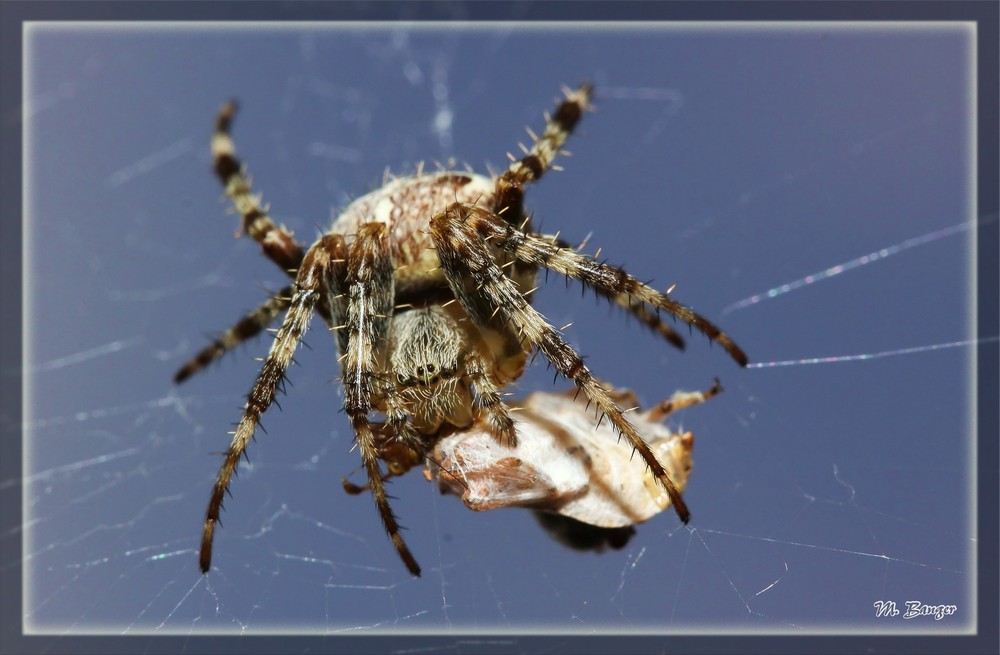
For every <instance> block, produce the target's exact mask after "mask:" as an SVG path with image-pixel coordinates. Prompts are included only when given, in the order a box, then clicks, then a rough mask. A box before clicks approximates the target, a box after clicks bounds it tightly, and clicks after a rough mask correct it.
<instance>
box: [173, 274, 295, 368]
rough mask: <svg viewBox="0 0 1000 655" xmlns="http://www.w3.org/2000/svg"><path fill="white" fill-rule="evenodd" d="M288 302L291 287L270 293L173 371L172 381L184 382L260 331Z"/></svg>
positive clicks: (284, 308)
mask: <svg viewBox="0 0 1000 655" xmlns="http://www.w3.org/2000/svg"><path fill="white" fill-rule="evenodd" d="M291 302H292V287H291V286H287V287H285V288H284V289H282V290H281V291H278V292H277V293H275V294H274V295H272V296H271V297H270V298H268V299H267V300H265V301H264V302H263V303H262V304H261V305H260V306H259V307H257V308H256V309H254V310H253V311H251V312H249V313H247V314H245V315H244V316H243V318H241V319H240V320H238V321H236V323H235V324H234V325H233V327H231V328H229V329H228V330H226V331H225V332H223V333H222V334H221V335H219V336H218V337H217V338H216V339H215V340H214V341H212V343H210V344H209V345H207V346H205V347H204V348H202V349H201V351H200V352H199V353H198V354H197V355H195V356H194V357H192V358H191V359H189V360H188V361H187V362H186V363H185V364H184V365H183V366H181V367H180V368H179V369H177V372H176V373H174V382H175V383H179V382H183V381H184V380H186V379H188V378H189V377H191V376H192V375H194V374H195V373H197V372H198V371H200V370H202V369H203V368H205V367H206V366H208V365H209V364H211V363H212V362H213V361H215V360H217V359H219V358H221V357H222V356H223V355H225V354H226V352H228V351H230V350H232V349H233V348H235V347H236V346H238V345H239V344H241V343H243V342H244V341H247V340H248V339H252V338H254V337H255V336H257V335H258V334H260V333H261V331H262V330H263V329H264V328H266V327H267V326H268V325H270V324H271V322H272V321H274V319H276V318H277V317H278V315H279V314H281V313H282V312H284V311H285V310H287V309H288V306H289V305H290V304H291Z"/></svg>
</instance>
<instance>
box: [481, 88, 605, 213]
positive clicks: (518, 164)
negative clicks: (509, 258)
mask: <svg viewBox="0 0 1000 655" xmlns="http://www.w3.org/2000/svg"><path fill="white" fill-rule="evenodd" d="M593 92H594V89H593V87H592V86H591V85H590V84H582V85H580V86H579V87H578V88H577V89H576V90H574V91H570V90H569V89H564V90H563V93H564V94H565V95H566V98H565V100H563V101H562V102H561V103H559V106H558V107H556V111H555V113H554V114H552V116H546V117H545V131H544V132H542V135H541V136H540V137H537V138H536V139H535V142H534V144H533V145H532V147H531V149H530V150H529V151H528V152H527V153H525V155H524V157H522V158H521V159H518V160H516V161H514V162H513V163H511V165H510V167H508V168H507V170H506V171H504V173H503V174H502V175H501V176H500V177H499V178H497V186H496V197H495V200H494V202H493V208H492V209H493V213H494V214H497V215H499V216H502V217H503V218H504V220H506V221H508V222H510V223H511V224H512V225H513V224H516V225H520V223H521V221H522V220H523V216H524V187H525V185H527V184H530V183H531V182H534V181H535V180H537V179H538V178H540V177H541V176H542V175H543V174H544V173H545V171H547V170H549V169H550V168H551V167H552V162H553V161H554V160H555V158H556V155H557V154H559V149H560V148H562V146H563V144H565V143H566V139H567V138H568V137H569V135H570V134H571V133H572V132H573V128H575V127H576V124H577V123H579V122H580V117H581V116H583V112H585V111H586V110H587V109H588V108H589V107H590V98H591V96H592V95H593Z"/></svg>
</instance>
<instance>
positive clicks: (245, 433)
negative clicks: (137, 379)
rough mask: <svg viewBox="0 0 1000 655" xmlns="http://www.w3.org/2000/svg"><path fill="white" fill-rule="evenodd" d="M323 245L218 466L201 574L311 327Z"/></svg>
mask: <svg viewBox="0 0 1000 655" xmlns="http://www.w3.org/2000/svg"><path fill="white" fill-rule="evenodd" d="M323 245H324V244H323V242H322V241H320V242H319V243H317V244H316V245H314V246H313V247H312V248H310V249H309V252H308V253H306V256H305V258H304V259H303V261H302V266H301V267H299V272H298V275H296V278H295V284H294V293H293V295H292V299H291V301H290V304H289V308H288V312H287V313H286V314H285V318H284V321H283V322H282V324H281V328H280V329H279V330H278V333H277V334H276V335H275V337H274V342H273V343H272V344H271V349H270V351H269V352H268V354H267V358H266V359H265V360H264V364H263V366H262V367H261V369H260V373H259V374H258V375H257V381H256V382H255V383H254V385H253V387H252V388H251V390H250V393H249V394H248V395H247V402H246V405H245V407H244V410H243V418H242V419H240V422H239V424H238V425H237V427H236V431H235V432H234V433H233V440H232V442H231V443H230V445H229V450H228V451H227V452H226V457H225V460H223V462H222V466H221V467H220V468H219V475H218V478H217V480H216V482H215V486H214V488H213V489H212V496H211V499H210V500H209V503H208V509H207V510H206V512H205V524H204V528H203V531H202V538H201V555H200V564H201V571H202V573H207V572H208V570H209V568H211V565H212V539H213V537H214V535H215V525H216V523H217V522H218V521H219V512H220V510H221V509H222V500H223V498H224V497H225V495H226V493H227V491H228V490H229V483H230V481H231V480H232V477H233V474H234V473H235V472H236V467H237V466H238V465H239V461H240V457H242V456H243V455H244V453H245V452H246V448H247V445H248V444H249V442H250V439H251V438H252V437H253V434H254V431H255V430H256V429H257V426H258V425H259V424H260V417H261V415H262V414H263V413H264V412H265V411H267V408H268V407H270V406H271V403H273V402H274V397H275V395H276V393H277V390H278V386H279V385H280V383H281V380H282V379H283V378H284V375H285V371H286V370H287V369H288V366H289V365H290V364H291V362H292V356H293V355H294V354H295V349H296V347H297V346H298V345H299V342H300V341H301V340H302V335H303V334H305V331H306V329H307V328H308V327H309V319H310V318H311V317H312V313H313V310H315V308H316V305H317V303H318V302H319V299H320V296H321V292H322V289H323V286H324V284H325V282H324V277H325V275H326V272H327V269H328V268H329V262H330V255H329V252H328V251H327V250H326V249H325V248H324V247H323Z"/></svg>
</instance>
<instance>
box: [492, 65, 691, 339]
mask: <svg viewBox="0 0 1000 655" xmlns="http://www.w3.org/2000/svg"><path fill="white" fill-rule="evenodd" d="M593 93H594V89H593V86H592V85H590V84H582V85H580V86H579V87H578V88H577V89H576V90H574V91H570V90H568V89H564V90H563V94H564V95H565V99H564V100H563V101H562V102H561V103H560V104H559V106H557V107H556V110H555V113H554V114H552V115H551V116H546V120H545V130H544V131H543V132H542V136H541V137H538V138H535V140H534V144H533V145H532V148H531V150H529V151H528V152H527V154H525V156H524V157H522V158H521V159H519V160H516V161H514V162H512V163H511V165H510V167H508V168H507V170H506V171H504V173H503V174H502V175H501V176H500V177H499V178H497V191H496V196H495V200H494V203H493V213H494V214H497V215H499V216H502V217H503V218H504V220H505V221H506V222H507V223H508V224H509V225H510V226H511V227H514V228H519V229H525V228H528V229H530V221H527V222H525V221H524V220H523V219H522V216H523V214H524V187H525V186H526V185H527V184H529V183H531V182H534V181H535V180H537V179H539V178H540V177H542V175H543V174H544V173H545V171H547V170H548V169H549V168H551V167H552V163H553V161H554V160H555V158H556V155H557V154H558V153H559V152H560V148H562V146H563V145H564V144H565V143H566V141H567V139H568V138H569V136H570V134H572V133H573V129H574V128H575V127H576V125H577V123H579V121H580V118H582V116H583V112H585V111H588V110H590V109H591V107H592V105H591V103H590V100H591V98H592V97H593ZM545 238H549V239H550V240H551V241H552V242H553V244H555V245H558V246H559V247H565V248H569V247H570V246H569V244H567V243H565V242H562V241H559V240H558V237H555V236H553V237H545ZM514 266H515V267H517V268H518V269H528V270H530V269H531V268H532V267H531V265H530V264H529V263H528V262H525V261H522V260H515V263H514ZM597 293H598V294H599V295H601V296H603V297H604V298H607V299H608V300H610V301H612V302H614V303H615V304H616V305H618V306H619V307H621V308H623V309H625V310H626V311H628V312H629V313H631V314H632V315H633V316H634V317H636V318H637V319H638V320H639V322H640V323H642V324H643V325H645V326H646V327H648V328H650V329H651V330H653V332H655V333H657V334H659V335H660V336H661V337H663V338H664V339H666V340H667V341H669V342H670V343H671V344H673V345H674V346H676V347H677V348H680V349H681V350H683V349H684V339H683V338H682V337H681V336H680V335H679V334H677V332H676V331H675V330H674V329H673V328H672V327H671V326H669V325H667V324H666V323H664V322H663V321H661V320H660V317H659V315H658V314H657V313H656V312H653V311H650V310H649V309H648V308H647V307H645V306H644V305H642V304H641V303H635V302H633V301H632V300H631V298H629V297H628V296H622V295H621V294H613V293H611V292H609V291H608V290H606V289H602V288H597Z"/></svg>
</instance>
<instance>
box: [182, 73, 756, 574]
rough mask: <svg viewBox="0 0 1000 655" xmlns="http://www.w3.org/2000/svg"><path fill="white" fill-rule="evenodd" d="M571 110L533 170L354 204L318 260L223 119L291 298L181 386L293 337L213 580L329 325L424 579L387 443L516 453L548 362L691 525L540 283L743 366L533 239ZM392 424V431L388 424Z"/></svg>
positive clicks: (376, 473) (366, 450)
mask: <svg viewBox="0 0 1000 655" xmlns="http://www.w3.org/2000/svg"><path fill="white" fill-rule="evenodd" d="M563 93H564V96H565V97H564V99H562V100H561V102H559V104H558V105H557V107H556V109H555V113H553V114H552V115H551V116H546V124H545V130H544V132H543V133H542V135H541V136H540V137H539V136H535V135H534V134H532V133H531V132H530V130H529V134H531V135H532V139H533V144H532V146H531V148H526V147H524V146H522V150H523V157H521V158H520V159H517V158H514V157H513V156H510V155H508V157H509V159H510V160H511V163H510V165H509V166H508V168H507V169H506V170H505V171H504V172H503V173H501V174H500V175H498V176H492V177H487V176H484V175H478V174H475V173H472V172H467V171H457V170H439V171H435V172H424V171H423V169H422V167H418V170H417V171H416V173H415V174H414V175H412V176H406V177H398V178H393V177H388V176H387V179H386V181H385V182H384V184H383V186H382V187H381V188H378V189H376V190H374V191H372V192H370V193H368V194H367V195H364V196H362V197H360V198H358V199H357V200H355V201H354V202H352V203H351V204H350V205H348V207H347V208H346V209H344V210H343V211H342V212H341V213H340V214H339V215H338V216H337V217H336V218H335V219H334V221H333V224H332V225H331V226H330V229H329V231H328V232H326V233H324V234H322V235H321V236H320V237H319V238H318V239H317V240H316V241H315V242H314V243H313V244H312V245H311V246H309V247H308V248H307V249H303V247H302V246H300V245H299V244H298V242H297V241H296V240H295V238H294V235H293V234H292V233H291V232H290V231H289V230H288V229H286V228H285V227H284V226H278V225H275V224H274V222H273V221H272V220H271V218H270V216H269V214H268V208H267V206H266V205H264V204H262V202H261V198H260V196H259V195H258V194H255V193H253V192H252V191H251V185H250V180H249V178H248V176H247V174H246V171H245V168H244V166H243V164H242V163H241V162H240V161H239V159H238V158H237V156H236V150H235V146H234V145H233V141H232V138H231V137H230V127H231V124H232V121H233V118H234V117H235V115H236V110H237V108H236V103H235V101H229V102H227V103H225V104H224V105H223V107H222V108H221V110H220V111H219V114H218V116H217V118H216V122H215V129H214V133H213V136H212V154H213V158H214V169H215V173H216V175H217V177H218V178H219V180H220V181H221V183H222V185H223V187H224V189H225V194H226V196H228V198H229V200H230V202H231V203H232V205H233V208H234V209H235V210H236V212H237V213H239V214H240V216H241V217H242V231H243V232H244V233H246V234H247V235H249V236H250V237H252V238H253V239H255V240H256V241H257V242H258V243H259V244H260V246H261V248H262V250H263V252H264V254H265V255H266V256H267V257H268V258H270V259H271V260H272V261H273V262H274V263H275V264H277V265H278V266H279V267H280V268H281V269H282V270H283V271H285V272H286V273H287V274H288V275H289V277H291V278H292V284H291V285H289V286H287V287H285V288H283V289H281V290H280V291H278V292H277V293H275V294H274V295H273V296H271V297H270V298H269V299H267V300H266V301H265V302H264V303H263V304H261V305H260V306H259V307H258V308H256V309H255V310H253V311H251V312H250V313H249V314H247V315H245V316H244V317H243V318H241V319H240V320H239V321H238V322H237V323H236V324H235V325H233V327H231V328H230V329H228V330H227V331H226V332H224V333H223V334H222V335H221V336H220V337H219V338H218V339H216V340H215V341H214V342H213V343H212V344H211V345H209V346H208V347H206V348H205V349H203V350H202V351H201V352H200V353H198V354H197V355H196V356H195V357H194V358H192V359H191V360H190V361H189V362H188V363H187V364H185V365H184V366H183V367H182V368H181V369H180V370H178V371H177V373H176V375H175V377H174V379H175V381H176V382H180V381H183V380H185V379H187V378H188V377H190V376H191V375H192V374H194V373H195V372H197V371H199V370H200V369H202V368H204V367H205V366H206V365H207V364H208V363H210V362H211V361H213V360H215V359H217V358H219V357H221V356H222V355H223V354H224V353H225V352H226V351H228V350H230V349H232V348H233V347H234V346H236V345H237V344H239V343H241V342H243V341H246V340H247V339H249V338H251V337H253V336H255V335H256V334H258V333H259V332H260V331H261V330H263V329H264V328H265V327H267V326H268V325H269V324H270V323H271V322H272V321H274V320H275V319H276V318H277V317H278V316H279V315H280V314H282V313H284V318H283V319H282V322H281V327H280V328H279V329H278V330H277V333H276V334H275V336H274V341H273V342H272V344H271V348H270V350H269V352H268V354H267V356H266V358H265V359H264V363H263V365H262V367H261V369H260V373H259V374H258V376H257V380H256V382H255V383H254V385H253V387H252V388H251V389H250V392H249V394H248V395H247V401H246V404H245V406H244V409H243V416H242V418H241V419H240V421H239V423H238V425H237V427H236V430H235V432H233V438H232V441H231V443H230V445H229V449H228V451H227V452H226V454H225V457H224V460H223V462H222V465H221V467H220V468H219V474H218V478H217V480H216V482H215V485H214V487H213V489H212V494H211V497H210V499H209V502H208V509H207V510H206V513H205V521H204V526H203V532H202V540H201V551H200V557H199V563H200V567H201V571H202V573H207V572H208V571H209V569H210V568H211V561H212V540H213V537H214V535H215V527H216V524H217V523H218V522H219V513H220V510H221V508H222V501H223V498H224V497H225V495H226V494H227V493H228V492H229V484H230V482H231V480H232V477H233V475H234V473H235V472H236V468H237V465H238V464H239V460H240V458H241V457H243V456H245V455H246V448H247V445H248V443H249V441H250V439H251V438H252V437H253V435H254V432H255V430H256V429H257V426H258V424H259V423H260V419H261V415H262V414H263V413H264V412H265V411H266V410H267V409H268V407H270V406H271V404H272V403H273V402H274V399H275V395H276V393H277V391H278V390H279V389H280V388H281V387H282V381H283V380H284V377H285V373H286V370H287V369H288V366H289V364H290V363H291V361H292V356H293V354H294V352H295V349H296V348H297V346H298V345H299V342H300V341H301V339H302V336H303V334H304V333H305V331H306V329H307V327H308V326H309V323H310V320H311V319H312V317H313V315H314V314H319V315H320V317H321V318H322V319H323V320H324V321H325V322H326V325H327V327H328V328H329V329H330V331H332V332H333V333H334V334H335V338H336V342H337V347H338V350H339V353H340V357H339V363H340V368H341V381H342V383H343V385H344V389H345V393H344V411H345V413H346V414H347V416H348V418H349V420H350V422H351V427H352V429H353V431H354V435H355V440H356V443H357V447H358V450H359V451H360V454H361V460H362V464H363V466H364V468H365V471H366V474H367V480H368V484H367V487H368V489H369V490H370V491H371V494H372V496H373V497H374V500H375V505H376V507H377V509H378V512H379V515H380V517H381V520H382V524H383V526H384V528H385V531H386V533H387V534H388V536H389V538H390V539H391V540H392V542H393V544H394V545H395V548H396V551H397V552H398V554H399V556H400V557H401V559H402V560H403V562H404V564H405V565H406V568H407V569H408V570H409V572H410V573H411V574H413V575H415V576H419V575H420V567H419V565H418V564H417V561H416V559H415V558H414V556H413V555H412V554H411V553H410V550H409V548H408V547H407V546H406V543H405V542H404V541H403V537H402V535H401V533H400V526H399V524H398V522H397V519H396V516H395V514H394V513H393V511H392V508H391V507H390V505H389V498H388V495H387V493H386V488H385V478H386V477H387V476H386V475H385V474H383V473H382V469H381V464H380V459H382V457H381V456H380V450H379V443H378V439H377V436H376V435H377V434H378V433H380V432H385V433H387V434H389V435H391V436H392V439H394V440H395V441H396V442H397V443H398V444H400V446H402V447H405V448H409V449H410V450H411V451H412V452H414V453H425V452H427V451H428V450H429V449H430V447H431V446H432V444H433V443H434V441H435V439H436V438H437V437H438V436H439V435H440V434H442V433H443V432H446V431H448V430H455V429H465V428H468V427H469V426H471V425H472V424H473V423H474V422H475V421H477V420H482V419H485V420H486V422H487V424H488V425H489V429H490V433H491V435H492V437H493V438H494V439H495V440H496V441H497V442H498V444H500V445H502V446H505V447H515V446H516V444H517V439H518V435H517V433H516V428H515V423H514V421H513V419H512V418H511V411H510V408H509V407H508V406H507V404H506V403H505V402H504V400H503V398H502V390H503V388H504V387H505V386H506V385H508V384H510V383H512V382H513V381H515V380H516V379H517V378H519V377H520V376H521V374H522V372H523V371H524V368H525V365H526V364H527V361H528V357H529V356H530V355H532V353H535V352H537V351H540V352H541V353H542V354H543V355H544V356H545V358H546V359H548V361H549V362H550V363H551V364H552V366H554V367H555V368H556V370H557V371H558V372H559V373H560V374H562V375H564V376H565V377H567V378H568V379H570V380H572V381H573V382H574V383H575V384H576V387H577V391H578V392H581V393H583V395H584V397H585V398H586V399H587V400H588V401H589V402H591V403H593V405H594V406H595V408H596V411H597V413H598V415H599V416H601V417H607V419H608V420H609V421H610V423H611V425H612V426H613V427H614V429H615V431H616V432H617V433H618V434H619V435H620V437H624V438H625V439H626V440H627V441H628V444H629V446H631V448H632V449H633V450H634V451H637V452H638V453H639V454H640V455H641V456H642V459H643V461H644V462H645V463H646V465H647V466H648V467H649V469H650V473H651V475H652V476H653V478H654V479H656V480H657V482H658V483H659V484H660V485H662V487H663V489H664V491H665V492H666V493H667V495H668V497H669V498H670V501H671V503H672V504H673V506H674V509H675V511H676V512H677V515H678V516H679V517H680V519H681V521H683V522H684V523H687V522H688V520H689V518H690V513H689V512H688V509H687V506H686V505H685V504H684V501H683V500H682V499H681V495H680V491H679V490H678V489H677V487H676V485H675V484H674V482H673V481H672V480H671V478H670V476H669V474H668V473H667V471H666V470H665V469H664V467H663V466H662V465H661V464H660V462H658V461H657V459H656V456H655V455H654V453H653V451H652V450H651V449H650V448H649V446H648V445H647V443H646V441H645V440H644V439H643V438H642V436H640V434H639V432H638V431H637V430H636V429H635V427H633V425H632V423H630V422H629V421H628V419H627V418H626V417H625V414H624V412H623V411H622V409H621V408H619V407H618V405H617V404H616V403H615V402H614V399H613V397H612V395H611V394H609V392H608V390H607V388H606V387H604V386H603V385H602V384H601V383H600V382H598V380H597V379H596V378H595V377H594V376H593V374H592V373H591V372H590V369H589V368H588V367H587V366H586V364H584V362H583V359H582V358H581V357H580V355H579V354H577V353H576V351H575V350H574V349H573V348H572V347H571V346H569V345H568V344H567V343H566V341H565V340H564V339H563V336H562V333H561V331H560V330H558V329H556V328H554V327H553V326H552V325H550V324H549V323H548V322H547V321H546V320H545V318H544V317H543V316H542V315H541V314H539V313H538V311H537V310H535V309H534V308H533V307H532V305H531V298H532V294H533V291H534V289H535V278H536V273H537V272H538V270H539V268H545V269H547V270H551V271H555V272H557V273H559V274H561V275H564V276H566V277H567V278H572V279H576V280H579V281H580V282H582V283H583V284H584V285H586V286H589V287H592V288H593V289H594V290H595V291H596V292H597V293H598V294H599V295H601V296H603V297H605V298H607V299H608V300H610V301H611V302H613V303H614V304H616V305H618V306H619V307H621V308H623V309H624V310H626V311H628V312H630V313H631V314H632V315H633V316H635V317H637V318H638V319H639V320H640V321H641V322H642V323H643V324H645V325H646V326H647V327H649V328H650V329H652V330H654V331H655V332H656V333H658V334H660V335H661V336H663V337H664V338H665V339H667V340H668V341H670V342H671V343H673V344H674V345H676V346H678V347H683V343H684V342H683V340H682V339H681V338H680V337H679V336H678V335H677V333H676V332H675V331H674V330H673V329H672V328H671V327H670V326H668V325H667V324H665V323H664V322H663V321H662V320H661V318H660V315H659V311H660V310H664V311H666V312H667V313H669V314H670V315H672V316H673V317H675V318H679V319H680V320H682V321H684V322H685V323H687V324H688V325H689V326H692V327H694V328H696V329H698V330H700V331H701V332H702V333H704V334H705V335H706V336H707V337H708V338H709V339H711V340H713V341H715V342H716V343H718V344H720V345H721V346H722V347H723V348H724V349H725V350H726V351H727V352H728V353H729V354H730V356H732V358H733V359H734V360H736V362H737V363H739V364H740V365H742V366H745V365H746V364H747V357H746V355H745V354H744V353H743V351H742V350H741V349H740V348H739V347H738V346H737V345H736V344H735V343H734V342H733V340H732V339H730V338H729V336H728V335H726V334H725V333H723V332H722V331H721V330H719V328H717V327H716V326H715V325H713V324H712V323H710V322H709V321H707V320H706V319H704V318H702V317H701V316H700V315H698V314H696V313H695V312H694V311H692V310H691V309H689V308H688V307H686V306H684V305H682V304H680V303H678V302H676V301H675V300H673V299H671V298H670V297H669V296H668V294H667V293H660V292H659V291H656V290H655V289H653V288H651V287H649V286H648V285H646V284H644V283H642V282H639V281H638V280H637V279H635V278H634V277H632V276H631V275H629V274H627V273H625V272H624V271H623V270H621V269H620V268H616V267H613V266H609V265H607V264H604V263H602V262H598V261H596V260H595V259H594V258H593V257H591V256H588V255H585V254H582V253H580V252H579V251H578V250H577V249H575V248H573V247H571V246H569V244H567V243H566V242H564V241H562V240H560V239H559V238H558V237H557V236H551V235H543V234H537V233H535V232H533V231H532V224H531V216H530V214H529V213H528V212H527V211H526V210H525V207H524V193H525V188H526V187H527V186H528V185H529V184H531V183H532V182H535V181H537V180H538V179H539V178H541V177H542V175H543V174H544V173H545V172H546V171H548V170H549V169H550V168H553V161H554V159H555V158H556V155H557V154H558V153H559V152H560V149H561V148H562V146H563V144H564V143H565V141H566V139H567V137H568V136H569V134H570V133H571V132H572V131H573V129H574V127H576V125H577V123H578V122H579V120H580V118H581V116H582V115H583V113H584V112H585V111H587V110H588V109H590V107H591V98H592V95H593V88H592V86H591V85H590V84H582V85H581V86H579V87H578V88H576V89H575V90H570V89H563ZM375 412H377V413H379V414H381V415H382V416H383V417H384V422H383V423H379V422H376V421H373V419H372V417H371V415H372V414H373V413H375Z"/></svg>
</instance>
